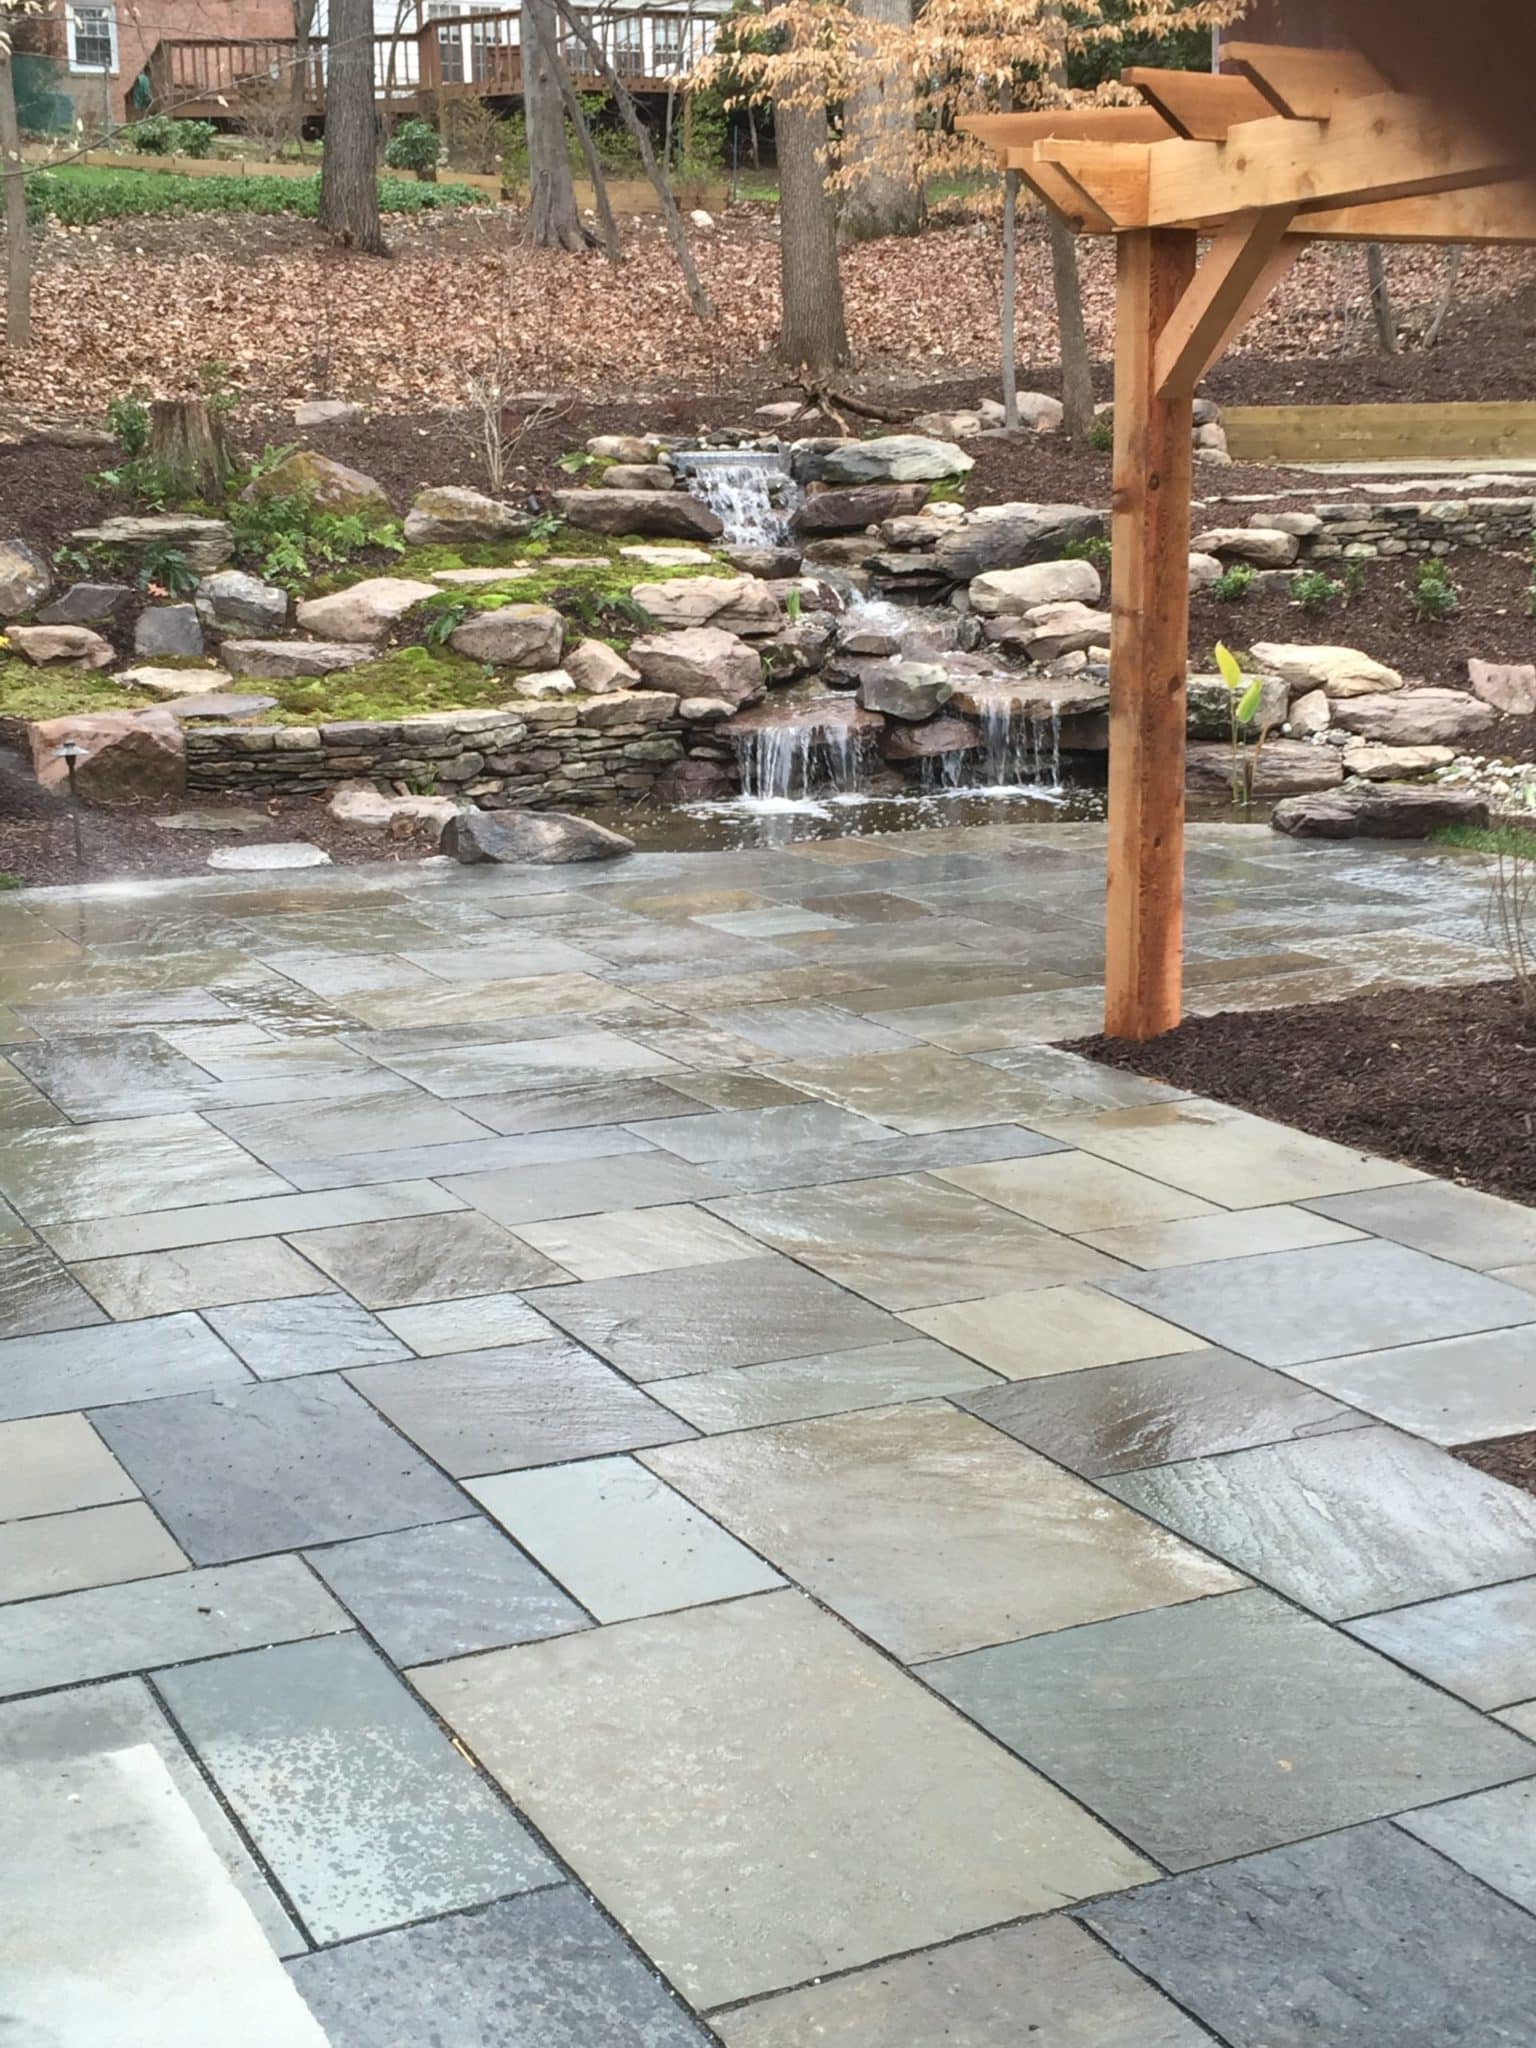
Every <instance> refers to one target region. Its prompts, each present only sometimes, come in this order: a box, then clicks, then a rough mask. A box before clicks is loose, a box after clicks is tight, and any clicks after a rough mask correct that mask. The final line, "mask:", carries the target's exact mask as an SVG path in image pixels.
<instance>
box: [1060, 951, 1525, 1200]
mask: <svg viewBox="0 0 1536 2048" xmlns="http://www.w3.org/2000/svg"><path fill="white" fill-rule="evenodd" d="M1361 943H1362V944H1367V943H1368V941H1365V940H1362V942H1361ZM1067 1049H1068V1051H1071V1052H1080V1053H1085V1054H1086V1055H1087V1056H1088V1057H1089V1058H1090V1059H1095V1060H1099V1061H1101V1062H1103V1064H1105V1065H1106V1066H1112V1067H1121V1068H1126V1069H1128V1070H1130V1071H1131V1072H1133V1073H1137V1074H1144V1075H1147V1076H1148V1077H1149V1078H1151V1079H1153V1080H1157V1081H1166V1082H1169V1083H1170V1084H1171V1085H1172V1086H1174V1087H1177V1088H1187V1089H1191V1090H1192V1091H1193V1092H1194V1093H1196V1094H1197V1095H1206V1096H1214V1097H1215V1098H1216V1099H1217V1100H1218V1101H1221V1102H1231V1103H1235V1104H1236V1105H1237V1106H1238V1107H1239V1108H1242V1109H1247V1110H1252V1111H1253V1112H1254V1113H1255V1114H1256V1115H1258V1116H1264V1117H1272V1118H1274V1119H1275V1120H1276V1121H1277V1122H1279V1123H1284V1124H1292V1125H1294V1126H1295V1127H1296V1128H1297V1129H1298V1130H1303V1131H1311V1132H1312V1133H1314V1135H1316V1136H1317V1137H1320V1138H1332V1139H1335V1140H1336V1141H1337V1142H1338V1143H1340V1144H1342V1145H1349V1146H1352V1147H1354V1148H1356V1149H1358V1150H1359V1151H1362V1152H1379V1153H1382V1154H1384V1155H1385V1156H1386V1157H1387V1158H1389V1159H1397V1160H1401V1161H1402V1162H1403V1164H1404V1165H1407V1166H1417V1167H1421V1168H1422V1169H1423V1170H1424V1171H1425V1172H1426V1173H1432V1174H1437V1175H1439V1176H1440V1177H1441V1178H1442V1179H1445V1180H1451V1181H1457V1182H1460V1183H1461V1184H1463V1185H1464V1186H1468V1187H1475V1188H1484V1189H1486V1190H1487V1191H1488V1192H1489V1193H1490V1194H1495V1195H1507V1196H1509V1197H1510V1198H1511V1199H1512V1200H1514V1201H1517V1202H1531V1203H1536V1142H1533V1140H1536V1009H1532V1008H1527V1007H1525V1006H1524V1005H1523V1004H1522V1003H1521V1001H1520V997H1519V993H1518V990H1517V988H1516V985H1515V984H1514V983H1513V982H1510V981H1492V982H1480V983H1476V984H1474V985H1470V986H1465V987H1441V988H1388V989H1372V990H1368V991H1367V992H1366V993H1364V994H1362V995H1356V996H1349V997H1346V998H1345V999H1344V1000H1343V1001H1342V1002H1336V1003H1301V1004H1296V1005H1293V1006H1291V1007H1289V1008H1286V1009H1277V1010H1244V1011H1240V1012H1234V1011H1223V1012H1221V1013H1219V1014H1217V1015H1215V1016H1210V1017H1190V1018H1188V1019H1187V1020H1186V1021H1185V1022H1184V1023H1183V1024H1181V1025H1180V1026H1179V1028H1178V1029H1177V1030H1176V1031H1170V1032H1167V1033H1165V1035H1164V1036H1163V1037H1161V1038H1153V1039H1149V1040H1148V1041H1147V1042H1146V1043H1145V1044H1143V1045H1133V1044H1129V1043H1127V1042H1126V1041H1124V1040H1121V1039H1106V1038H1102V1037H1095V1038H1083V1039H1078V1040H1076V1041H1075V1042H1074V1043H1072V1044H1071V1045H1070V1046H1069V1047H1068V1048H1067Z"/></svg>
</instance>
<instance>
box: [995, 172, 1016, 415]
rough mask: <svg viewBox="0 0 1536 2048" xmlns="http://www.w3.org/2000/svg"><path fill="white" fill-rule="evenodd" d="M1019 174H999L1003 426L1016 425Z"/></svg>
mask: <svg viewBox="0 0 1536 2048" xmlns="http://www.w3.org/2000/svg"><path fill="white" fill-rule="evenodd" d="M1018 303H1019V174H1018V172H1017V171H1004V173H1003V303H1002V307H1001V309H1000V315H999V323H998V324H999V326H1000V328H1001V330H1002V344H1003V425H1004V426H1005V427H1016V426H1017V425H1018V424H1019V368H1018V360H1017V358H1018V352H1019V351H1018Z"/></svg>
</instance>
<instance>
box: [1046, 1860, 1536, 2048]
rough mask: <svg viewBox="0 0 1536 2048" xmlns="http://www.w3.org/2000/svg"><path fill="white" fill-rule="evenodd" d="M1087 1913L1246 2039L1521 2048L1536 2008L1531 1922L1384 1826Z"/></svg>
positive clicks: (1130, 1956)
mask: <svg viewBox="0 0 1536 2048" xmlns="http://www.w3.org/2000/svg"><path fill="white" fill-rule="evenodd" d="M1082 1917H1083V1918H1084V1919H1085V1920H1086V1921H1087V1922H1088V1924H1089V1926H1091V1927H1092V1928H1094V1929H1095V1930H1096V1931H1097V1933H1098V1934H1099V1935H1100V1936H1101V1937H1102V1938H1103V1939H1104V1940H1105V1941H1107V1942H1108V1943H1109V1944H1110V1946H1111V1947H1112V1948H1114V1949H1115V1950H1117V1951H1118V1953H1119V1954H1121V1955H1123V1956H1124V1957H1125V1958H1126V1960H1127V1961H1128V1962H1130V1963H1132V1964H1134V1966H1135V1967H1136V1968H1137V1969H1138V1970H1140V1971H1141V1972H1142V1974H1143V1975H1144V1976H1147V1977H1150V1978H1151V1979H1152V1981H1153V1983H1154V1984H1159V1985H1161V1986H1162V1987H1163V1989H1164V1990H1165V1991H1166V1992H1167V1993H1168V1994H1169V1996H1170V1997H1172V1998H1176V1999H1178V2000H1179V2001H1180V2003H1181V2004H1183V2005H1185V2006H1187V2007H1188V2008H1189V2010H1190V2011H1191V2012H1193V2013H1194V2014H1196V2015H1197V2017H1198V2018H1200V2019H1201V2020H1203V2021H1204V2022H1205V2023H1206V2025H1207V2026H1209V2027H1212V2028H1214V2029H1215V2030H1216V2032H1217V2035H1218V2038H1220V2039H1221V2040H1223V2041H1229V2042H1232V2043H1235V2044H1236V2048H1383V2044H1385V2043H1388V2042H1390V2043H1391V2048H1448V2044H1449V2043H1451V2042H1453V2041H1456V2042H1466V2043H1467V2044H1468V2048H1471V2044H1472V2043H1474V2042H1476V2043H1478V2044H1479V2048H1481V2044H1483V2043H1487V2044H1488V2048H1495V2044H1498V2048H1504V2044H1506V2043H1507V2044H1509V2048H1514V2044H1516V2043H1518V2042H1522V2041H1524V2040H1525V2039H1526V2037H1527V2036H1528V2034H1529V2032H1530V2016H1531V2013H1532V2011H1533V2010H1536V1922H1533V1921H1532V1920H1531V1919H1530V1917H1529V1916H1528V1915H1527V1914H1524V1913H1522V1912H1520V1911H1519V1909H1518V1908H1517V1907H1515V1906H1512V1905H1509V1904H1508V1903H1507V1902H1506V1901H1504V1900H1502V1899H1499V1898H1497V1897H1496V1896H1495V1895H1494V1894H1493V1893H1492V1892H1490V1891H1489V1890H1488V1889H1487V1888H1486V1887H1485V1886H1484V1885H1481V1884H1479V1883H1477V1882H1476V1881H1475V1879H1473V1878H1470V1877H1468V1876H1467V1875H1466V1874H1465V1873H1464V1872H1462V1871H1459V1870H1457V1869H1456V1868H1455V1867H1454V1865H1453V1864H1451V1863H1448V1862H1447V1861H1446V1860H1445V1858H1444V1857H1442V1856H1437V1855H1435V1854H1434V1853H1433V1851H1432V1850H1429V1849H1426V1848H1425V1847H1424V1846H1423V1845H1422V1844H1421V1843H1418V1842H1413V1841H1410V1840H1409V1839H1408V1838H1407V1836H1405V1835H1403V1834H1401V1833H1400V1832H1399V1831H1398V1830H1397V1829H1396V1828H1392V1827H1388V1826H1385V1825H1378V1826H1374V1827H1362V1828H1352V1829H1350V1830H1349V1831H1348V1832H1346V1833H1344V1834H1338V1835H1328V1836H1325V1837H1324V1838H1323V1839H1322V1840H1321V1841H1316V1842H1302V1843H1299V1844H1298V1845H1297V1846H1296V1847H1295V1848H1285V1849H1274V1850H1271V1851H1270V1853H1269V1854H1268V1855H1264V1856H1251V1857H1247V1858H1245V1859H1244V1860H1243V1861H1242V1862H1241V1863H1232V1864H1228V1865H1226V1866H1224V1867H1223V1868H1222V1869H1220V1870H1207V1871H1199V1872H1195V1873H1193V1874H1191V1875H1190V1876H1188V1877H1178V1878H1174V1879H1172V1880H1170V1881H1169V1882H1168V1883H1166V1884H1159V1885H1151V1886H1148V1887H1146V1888H1145V1889H1144V1890H1141V1891H1135V1892H1132V1893H1130V1895H1129V1896H1128V1897H1126V1898H1122V1899H1105V1900H1102V1901H1101V1902H1100V1903H1099V1904H1097V1905H1095V1906H1091V1907H1087V1908H1085V1909H1084V1912H1083V1915H1082Z"/></svg>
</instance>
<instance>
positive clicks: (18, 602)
mask: <svg viewBox="0 0 1536 2048" xmlns="http://www.w3.org/2000/svg"><path fill="white" fill-rule="evenodd" d="M52 585H53V573H52V571H51V570H50V569H49V567H48V564H47V563H46V562H45V561H44V560H43V558H42V556H41V555H40V554H39V553H38V552H37V549H36V548H34V547H32V546H30V545H29V544H28V543H27V542H26V541H24V540H0V619H19V618H20V617H21V615H22V613H23V612H29V611H31V610H32V608H33V606H34V605H38V604H41V603H42V601H43V599H44V598H45V597H46V596H47V595H48V592H49V590H50V589H51V588H52ZM61 623H64V624H77V623H79V622H78V621H74V620H65V621H62V622H61Z"/></svg>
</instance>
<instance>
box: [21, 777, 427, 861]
mask: <svg viewBox="0 0 1536 2048" xmlns="http://www.w3.org/2000/svg"><path fill="white" fill-rule="evenodd" d="M193 810H195V811H207V812H213V811H220V810H234V811H253V810H260V811H264V812H265V813H266V815H267V817H268V819H269V820H270V824H269V825H267V826H263V827H260V828H257V829H252V830H250V831H244V832H187V831H168V830H167V829H166V828H165V827H164V826H163V825H157V824H156V823H155V822H154V821H155V817H156V815H157V814H163V813H168V812H175V811H193ZM279 839H305V840H308V841H309V842H310V844H311V845H313V846H323V847H324V848H325V850H326V852H327V853H328V854H329V855H330V856H331V859H332V860H333V861H337V862H339V863H351V862H355V861H374V860H403V861H409V860H421V859H423V858H425V856H426V855H427V854H430V853H435V852H436V851H437V835H436V832H435V831H434V829H433V828H432V827H431V826H430V825H425V826H418V827H417V828H416V829H415V830H414V831H412V832H410V833H409V834H407V835H405V836H402V837H396V836H395V835H394V834H392V833H388V832H365V831H360V830H359V829H358V828H357V827H356V826H353V825H343V824H340V823H338V822H337V820H336V819H335V818H333V817H332V816H331V814H330V812H329V811H328V810H327V809H326V807H325V803H324V801H323V799H320V798H317V797H273V798H271V799H269V800H267V801H265V802H263V801H262V800H260V799H258V798H254V797H247V798H243V799H242V798H232V799H230V800H229V801H227V802H225V801H223V800H221V799H220V798H218V797H204V796H192V797H186V798H184V799H178V800H176V801H171V802H166V803H161V804H152V805H145V806H134V807H132V808H129V807H124V808H122V809H113V810H104V809H101V808H99V807H94V806H85V805H82V807H81V811H80V848H81V855H82V858H81V859H80V861H79V862H78V863H77V861H76V859H75V838H74V828H73V824H72V822H71V817H70V810H69V806H68V804H67V803H66V802H65V801H64V800H63V799H62V798H60V797H56V796H54V795H52V794H51V793H50V792H49V791H47V790H44V789H41V788H39V787H38V785H37V783H36V782H34V781H33V779H32V776H31V773H30V770H29V769H28V768H27V766H26V765H25V764H24V763H23V762H22V761H20V760H19V759H18V758H17V756H16V755H14V754H9V753H6V752H5V751H4V750H0V875H9V876H13V877H14V878H15V880H17V881H19V882H22V883H25V884H27V885H28V886H29V887H33V888H36V887H41V886H43V885H45V884H49V883H70V882H100V881H115V880H119V879H122V878H125V877H133V876H137V877H147V876H151V875H197V874H205V873H207V872H208V855H209V853H210V852H211V851H212V850H213V848H214V847H216V846H255V845H259V844H261V843H262V842H263V841H269V840H279Z"/></svg>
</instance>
